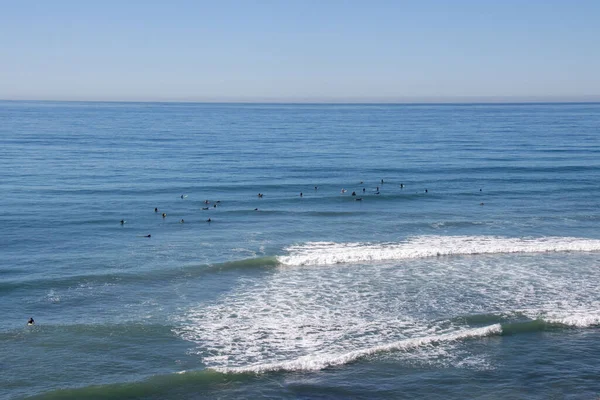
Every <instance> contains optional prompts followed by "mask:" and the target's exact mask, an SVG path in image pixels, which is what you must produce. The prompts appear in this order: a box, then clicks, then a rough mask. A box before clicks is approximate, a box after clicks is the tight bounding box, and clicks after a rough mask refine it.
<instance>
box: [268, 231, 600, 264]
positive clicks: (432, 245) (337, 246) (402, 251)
mask: <svg viewBox="0 0 600 400" xmlns="http://www.w3.org/2000/svg"><path fill="white" fill-rule="evenodd" d="M285 250H286V251H287V253H288V254H287V255H284V256H279V257H277V260H278V261H279V262H280V263H281V264H284V265H289V266H301V265H329V264H345V263H360V262H372V261H392V260H401V259H410V258H425V257H440V256H452V255H474V254H507V253H546V252H592V251H600V240H597V239H585V238H575V237H540V238H507V237H497V236H417V237H413V238H409V239H407V240H405V241H402V242H397V243H378V244H374V243H358V242H357V243H334V242H309V243H306V244H302V245H295V246H290V247H287V248H286V249H285Z"/></svg>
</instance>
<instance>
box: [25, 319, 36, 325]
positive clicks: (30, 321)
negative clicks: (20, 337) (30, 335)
mask: <svg viewBox="0 0 600 400" xmlns="http://www.w3.org/2000/svg"><path fill="white" fill-rule="evenodd" d="M33 324H35V321H34V320H33V318H31V317H29V321H27V325H33Z"/></svg>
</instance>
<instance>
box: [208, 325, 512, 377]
mask: <svg viewBox="0 0 600 400" xmlns="http://www.w3.org/2000/svg"><path fill="white" fill-rule="evenodd" d="M501 333H502V327H501V326H500V324H494V325H490V326H486V327H483V328H474V329H466V330H462V331H458V332H452V333H445V334H442V335H434V336H424V337H420V338H412V339H404V340H400V341H397V342H393V343H389V344H384V345H379V346H374V347H370V348H367V349H360V350H354V351H351V352H348V353H345V354H337V355H328V354H324V355H307V356H302V357H299V358H297V359H295V360H290V361H283V362H278V363H270V364H258V365H250V366H246V367H231V368H228V367H216V368H212V369H213V370H215V371H218V372H224V373H248V372H253V373H264V372H271V371H318V370H321V369H324V368H328V367H334V366H337V365H344V364H348V363H351V362H353V361H356V360H358V359H360V358H364V357H367V356H370V355H373V354H376V353H382V352H391V351H409V350H412V349H416V348H419V347H423V346H428V345H432V344H436V343H441V342H452V341H456V340H462V339H469V338H477V337H485V336H493V335H499V334H501Z"/></svg>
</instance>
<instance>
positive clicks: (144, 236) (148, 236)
mask: <svg viewBox="0 0 600 400" xmlns="http://www.w3.org/2000/svg"><path fill="white" fill-rule="evenodd" d="M144 237H152V235H150V234H148V235H146V236H144Z"/></svg>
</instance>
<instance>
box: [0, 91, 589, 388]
mask: <svg viewBox="0 0 600 400" xmlns="http://www.w3.org/2000/svg"><path fill="white" fill-rule="evenodd" d="M0 149H1V151H0V171H1V172H2V174H1V177H0V193H2V196H1V197H0V305H1V306H0V317H1V321H2V326H0V398H1V399H5V398H6V399H13V398H25V397H29V396H39V397H40V398H47V399H51V398H60V399H62V398H75V399H79V398H111V399H113V398H125V399H130V398H144V399H146V398H155V399H165V398H173V399H180V398H188V399H200V398H210V399H212V398H258V397H270V398H290V399H296V398H302V399H314V398H369V399H377V398H381V399H384V398H429V399H447V398H478V399H488V398H489V399H492V398H493V399H496V398H539V399H547V398H572V399H592V398H597V397H598V396H600V379H598V377H599V376H600V364H599V363H598V359H599V358H600V340H599V339H600V329H599V326H600V295H599V294H598V290H597V289H598V282H599V279H600V268H599V267H600V231H599V230H598V223H599V222H600V207H599V206H600V185H598V183H599V182H600V104H494V105H483V104H469V105H305V104H293V105H292V104H291V105H275V104H271V105H265V104H163V103H77V102H74V103H68V102H0ZM342 189H344V190H342ZM353 192H355V194H356V195H355V196H353V195H352V193H353ZM259 193H262V194H263V196H262V197H259V196H258V194H259ZM301 193H302V196H301V195H300V194H301ZM358 199H361V200H358ZM215 206H216V207H215ZM155 208H157V209H158V211H156V212H155ZM163 213H164V214H165V216H164V217H163ZM209 218H210V220H211V222H207V220H208V219H209ZM121 220H123V223H122V224H121V223H120V221H121ZM182 220H183V222H182ZM146 235H151V237H146ZM29 317H33V318H34V319H35V324H34V325H33V326H27V320H28V318H29Z"/></svg>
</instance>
